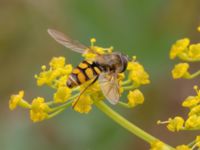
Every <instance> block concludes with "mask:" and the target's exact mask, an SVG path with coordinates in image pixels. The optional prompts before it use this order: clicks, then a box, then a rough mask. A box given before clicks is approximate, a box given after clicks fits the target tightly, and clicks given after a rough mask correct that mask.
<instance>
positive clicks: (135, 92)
mask: <svg viewBox="0 0 200 150" xmlns="http://www.w3.org/2000/svg"><path fill="white" fill-rule="evenodd" d="M90 42H91V46H90V49H92V51H95V52H98V53H100V54H104V53H111V52H112V49H113V48H112V47H110V48H102V47H99V46H95V45H94V43H95V42H96V39H94V38H92V39H91V41H90ZM83 57H84V58H85V59H92V58H93V59H94V58H95V54H94V53H90V51H88V53H86V54H83ZM41 69H42V71H41V72H40V73H39V74H38V75H35V78H36V81H37V85H38V86H43V85H47V86H49V87H51V88H53V89H54V90H55V92H54V93H53V98H52V100H51V101H48V102H45V99H44V98H43V97H37V98H34V99H33V100H32V103H30V104H29V103H28V102H27V101H25V100H24V99H23V97H24V92H23V91H20V92H19V94H17V95H13V96H11V99H10V101H9V107H10V109H11V110H13V109H15V108H16V106H21V107H23V108H26V109H29V110H30V118H31V120H32V121H33V122H38V121H42V120H45V119H49V118H51V117H54V116H56V115H57V114H59V113H60V112H62V111H63V110H65V109H67V108H68V107H69V106H73V108H74V110H75V111H77V112H79V113H88V112H90V111H91V109H92V105H93V104H94V103H95V102H98V101H102V100H104V99H105V97H104V95H103V93H102V91H101V87H100V84H99V83H98V82H95V83H93V84H92V85H90V83H91V82H92V80H90V81H88V82H85V83H84V84H82V85H80V86H79V87H75V88H73V89H71V88H69V87H67V86H66V82H67V80H68V77H69V75H70V73H71V72H72V69H73V68H72V65H71V64H66V61H65V58H64V57H53V58H52V59H51V61H50V62H49V66H48V67H47V66H45V65H43V66H42V67H41ZM127 71H128V77H127V78H126V77H125V74H124V73H121V74H118V82H119V84H120V89H119V90H120V91H119V92H120V94H122V92H123V91H125V90H127V91H129V90H130V91H129V93H128V96H127V99H128V102H127V103H124V104H123V106H126V107H128V108H130V107H135V106H136V105H138V104H142V103H143V102H144V95H143V93H142V92H141V91H140V90H139V89H138V88H139V86H141V85H144V84H148V83H150V80H149V75H148V73H147V72H146V71H145V69H144V67H143V66H142V65H141V64H140V63H139V62H136V61H135V57H133V60H132V61H130V62H128V67H127ZM88 85H90V86H89V87H88ZM86 88H87V89H86ZM85 89H86V90H85ZM83 91H84V92H83ZM122 103H123V102H122Z"/></svg>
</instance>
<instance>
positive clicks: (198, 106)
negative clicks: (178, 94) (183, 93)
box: [158, 86, 200, 132]
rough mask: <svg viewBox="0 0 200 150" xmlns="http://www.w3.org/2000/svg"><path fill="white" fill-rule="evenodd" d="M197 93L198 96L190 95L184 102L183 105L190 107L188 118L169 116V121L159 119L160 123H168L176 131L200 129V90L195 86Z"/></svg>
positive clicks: (169, 128)
mask: <svg viewBox="0 0 200 150" xmlns="http://www.w3.org/2000/svg"><path fill="white" fill-rule="evenodd" d="M194 89H195V91H196V93H197V95H196V96H188V97H187V98H186V99H185V100H184V101H183V103H182V106H183V107H186V108H189V110H190V111H189V113H188V118H187V119H186V120H184V119H183V118H182V117H180V116H176V117H174V118H173V119H172V118H169V119H168V121H164V122H161V121H158V124H165V123H167V128H168V130H170V131H172V132H175V131H180V130H199V129H200V90H199V89H198V87H197V86H194Z"/></svg>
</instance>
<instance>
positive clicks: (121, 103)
mask: <svg viewBox="0 0 200 150" xmlns="http://www.w3.org/2000/svg"><path fill="white" fill-rule="evenodd" d="M118 104H119V105H120V106H123V107H125V108H131V107H130V106H129V105H128V104H127V103H124V102H121V101H119V102H118Z"/></svg>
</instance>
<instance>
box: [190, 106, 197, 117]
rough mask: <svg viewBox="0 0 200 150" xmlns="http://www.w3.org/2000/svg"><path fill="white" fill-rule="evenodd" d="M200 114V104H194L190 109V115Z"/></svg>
mask: <svg viewBox="0 0 200 150" xmlns="http://www.w3.org/2000/svg"><path fill="white" fill-rule="evenodd" d="M192 115H200V105H197V106H194V107H192V108H191V109H190V112H189V114H188V116H192Z"/></svg>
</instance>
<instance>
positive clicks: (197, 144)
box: [195, 135, 200, 148]
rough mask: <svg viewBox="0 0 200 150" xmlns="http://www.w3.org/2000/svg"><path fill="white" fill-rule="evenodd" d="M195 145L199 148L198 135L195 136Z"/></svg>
mask: <svg viewBox="0 0 200 150" xmlns="http://www.w3.org/2000/svg"><path fill="white" fill-rule="evenodd" d="M195 145H196V146H197V147H199V148H200V135H198V136H196V139H195Z"/></svg>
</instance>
